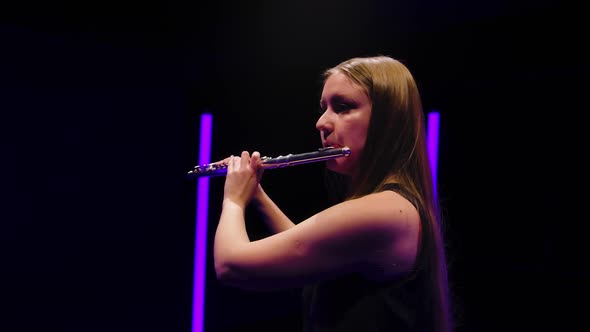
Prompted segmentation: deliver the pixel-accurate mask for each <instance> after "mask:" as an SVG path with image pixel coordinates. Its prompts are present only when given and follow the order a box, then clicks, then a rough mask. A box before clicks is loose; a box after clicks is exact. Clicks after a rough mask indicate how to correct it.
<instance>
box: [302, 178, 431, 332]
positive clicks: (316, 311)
mask: <svg viewBox="0 0 590 332" xmlns="http://www.w3.org/2000/svg"><path fill="white" fill-rule="evenodd" d="M382 190H392V191H395V192H397V193H399V194H400V195H402V196H404V197H405V198H406V199H408V200H409V201H410V202H411V203H412V204H413V205H414V206H415V207H417V209H418V212H419V213H420V217H421V218H420V220H421V223H422V232H421V234H422V239H421V241H420V243H421V244H420V250H419V252H418V257H417V264H416V268H415V270H414V271H412V273H410V274H408V275H406V276H404V277H403V278H400V279H397V280H394V281H387V282H375V281H371V280H367V279H365V278H364V277H363V276H361V275H360V274H350V275H346V276H343V277H339V278H336V279H330V280H325V281H322V282H319V283H317V284H314V285H311V286H306V287H304V288H303V299H302V303H303V328H304V331H305V332H328V331H329V332H344V331H358V332H361V331H362V332H376V331H388V332H400V331H402V332H406V331H420V332H424V331H429V330H430V320H431V319H430V317H431V315H430V314H429V312H430V309H429V307H430V306H429V305H430V304H431V302H432V301H431V300H430V299H429V293H428V292H427V291H426V290H427V289H428V285H427V283H426V282H427V280H426V278H427V276H428V273H427V272H428V271H426V268H427V267H426V265H425V264H424V262H425V259H424V250H422V248H423V247H424V243H428V242H427V241H430V239H428V238H427V237H428V235H427V234H430V232H429V231H426V227H430V226H429V225H428V223H426V222H425V220H426V219H425V218H424V217H423V216H424V213H423V211H422V209H421V208H420V207H419V206H417V205H416V204H417V200H416V199H414V197H412V196H411V195H409V193H407V192H406V191H405V190H403V189H402V188H401V187H400V186H399V185H397V184H387V185H385V186H384V187H383V188H382Z"/></svg>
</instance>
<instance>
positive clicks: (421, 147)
mask: <svg viewBox="0 0 590 332" xmlns="http://www.w3.org/2000/svg"><path fill="white" fill-rule="evenodd" d="M336 72H340V73H343V74H345V75H346V76H348V77H349V78H350V79H351V80H352V81H354V82H355V83H357V84H359V85H360V86H362V87H363V88H364V89H365V90H366V92H367V93H368V95H369V97H370V98H371V100H372V103H373V107H372V110H371V118H370V122H369V128H368V132H367V140H366V143H365V148H364V151H363V155H362V156H361V158H360V165H359V167H358V168H357V169H356V170H355V173H354V174H353V175H352V177H351V183H350V186H349V187H348V193H347V194H348V195H347V197H346V198H347V199H352V198H356V197H360V196H364V195H367V194H371V193H374V192H377V191H379V190H380V188H381V187H382V186H383V185H384V184H385V183H386V182H387V181H389V179H391V178H392V177H394V178H395V179H396V182H398V183H399V184H400V185H401V186H402V187H403V188H404V189H405V190H407V191H409V192H410V193H411V194H412V195H413V196H414V197H416V199H417V200H418V202H417V203H418V204H419V205H420V206H419V207H421V208H422V209H423V216H424V218H426V219H427V220H426V222H427V223H428V225H429V226H430V227H428V229H426V230H425V231H427V232H429V233H430V234H426V236H428V237H427V238H429V239H431V243H423V247H422V250H423V251H424V255H425V256H424V257H426V265H427V266H428V269H427V271H429V278H428V279H429V287H430V291H431V294H432V300H433V301H432V306H433V307H432V313H433V317H432V319H433V322H434V324H433V325H434V328H435V331H437V332H449V331H451V330H452V317H451V313H450V298H449V285H448V277H447V275H448V273H447V264H446V254H445V247H444V240H443V232H442V229H441V226H442V225H441V221H442V217H441V214H440V208H439V202H438V198H437V195H436V193H435V187H434V185H433V179H432V174H431V170H430V164H429V160H428V153H427V147H426V132H425V120H424V113H423V109H422V101H421V97H420V93H419V91H418V87H417V84H416V81H415V80H414V77H413V76H412V74H411V73H410V71H409V70H408V68H407V67H406V66H405V65H404V64H402V63H401V62H400V61H398V60H395V59H392V58H391V57H387V56H375V57H363V58H361V57H359V58H353V59H350V60H347V61H344V62H342V63H340V64H338V65H337V66H335V67H333V68H331V69H328V70H327V71H325V72H324V82H325V80H326V79H327V78H328V77H329V76H330V75H332V74H333V73H336Z"/></svg>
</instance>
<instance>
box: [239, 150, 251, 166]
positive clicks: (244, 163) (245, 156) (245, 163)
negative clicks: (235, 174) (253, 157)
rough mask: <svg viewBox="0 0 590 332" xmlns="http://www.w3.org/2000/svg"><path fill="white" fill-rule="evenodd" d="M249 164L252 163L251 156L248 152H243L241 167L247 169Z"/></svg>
mask: <svg viewBox="0 0 590 332" xmlns="http://www.w3.org/2000/svg"><path fill="white" fill-rule="evenodd" d="M249 163H250V154H249V153H248V151H242V158H241V162H240V167H244V168H246V167H247V166H248V164H249Z"/></svg>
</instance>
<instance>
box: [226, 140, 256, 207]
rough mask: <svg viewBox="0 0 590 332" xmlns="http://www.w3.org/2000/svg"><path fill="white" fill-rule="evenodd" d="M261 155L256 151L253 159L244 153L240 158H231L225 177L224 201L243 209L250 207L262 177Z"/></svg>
mask: <svg viewBox="0 0 590 332" xmlns="http://www.w3.org/2000/svg"><path fill="white" fill-rule="evenodd" d="M262 172H263V168H262V161H261V159H260V153H259V152H257V151H255V152H253V153H252V157H250V154H249V153H248V151H243V152H242V155H241V156H240V157H230V158H229V160H228V164H227V174H226V176H225V186H224V197H223V199H224V200H229V201H232V202H233V203H235V204H238V205H240V206H242V207H245V206H246V205H248V203H249V202H250V200H251V199H252V196H253V195H254V192H255V190H256V189H257V188H258V184H259V183H260V178H261V177H262Z"/></svg>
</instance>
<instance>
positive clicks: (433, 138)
mask: <svg viewBox="0 0 590 332" xmlns="http://www.w3.org/2000/svg"><path fill="white" fill-rule="evenodd" d="M439 126H440V114H439V113H438V112H436V111H433V112H430V113H428V127H427V132H426V144H427V148H428V159H429V161H430V171H431V172H432V183H433V185H434V192H435V193H436V185H437V174H438V173H437V171H438V136H439Z"/></svg>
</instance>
